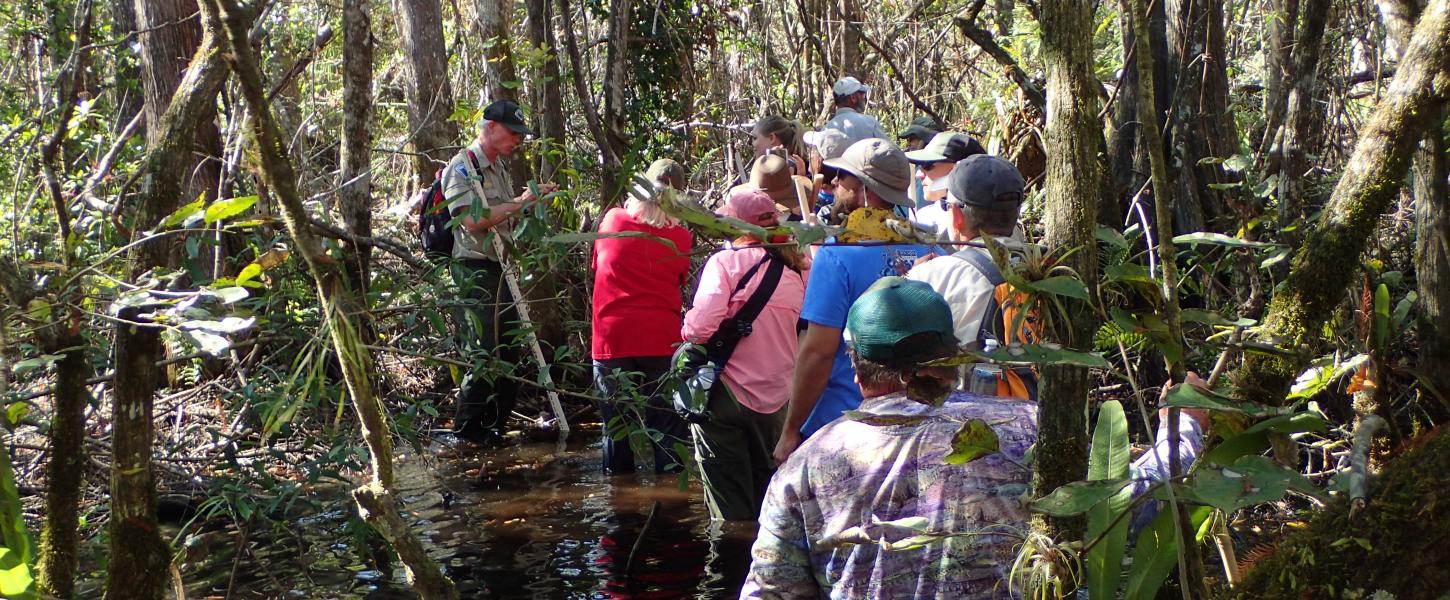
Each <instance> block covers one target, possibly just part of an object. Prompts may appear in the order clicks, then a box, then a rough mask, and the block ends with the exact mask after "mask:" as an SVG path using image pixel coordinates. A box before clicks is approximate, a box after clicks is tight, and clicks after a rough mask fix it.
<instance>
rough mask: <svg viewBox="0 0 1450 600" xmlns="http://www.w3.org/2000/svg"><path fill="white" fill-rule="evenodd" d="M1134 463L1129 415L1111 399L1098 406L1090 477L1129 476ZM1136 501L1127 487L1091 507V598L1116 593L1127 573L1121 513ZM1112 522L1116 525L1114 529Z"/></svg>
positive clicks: (1111, 478)
mask: <svg viewBox="0 0 1450 600" xmlns="http://www.w3.org/2000/svg"><path fill="white" fill-rule="evenodd" d="M1131 463H1132V458H1131V456H1130V454H1129V452H1128V418H1127V416H1125V415H1124V413H1123V405H1122V403H1120V402H1118V401H1117V400H1109V401H1107V402H1104V403H1103V405H1102V408H1100V409H1098V423H1097V426H1096V427H1095V428H1093V443H1092V449H1091V452H1090V454H1089V455H1088V477H1087V478H1088V480H1089V481H1114V480H1125V479H1128V476H1129V475H1128V472H1129V466H1130V464H1131ZM1132 502H1133V490H1132V488H1131V487H1124V488H1123V489H1121V490H1119V491H1118V492H1117V493H1116V494H1113V495H1112V496H1110V497H1109V498H1108V499H1107V500H1106V501H1105V502H1099V503H1097V504H1096V505H1094V506H1093V507H1092V508H1090V509H1088V513H1087V521H1088V522H1087V539H1088V540H1097V543H1096V544H1094V545H1093V547H1092V549H1091V550H1089V551H1088V554H1087V581H1088V595H1089V597H1090V598H1113V597H1115V596H1116V593H1117V590H1118V584H1119V582H1121V581H1122V576H1123V567H1122V565H1123V554H1124V552H1125V551H1126V549H1127V545H1128V519H1126V518H1124V519H1119V518H1118V517H1119V515H1122V514H1123V512H1124V511H1126V510H1128V507H1129V506H1130V505H1131V504H1132ZM1115 522H1116V524H1115ZM1109 525H1112V528H1111V529H1109ZM1099 538H1101V539H1099Z"/></svg>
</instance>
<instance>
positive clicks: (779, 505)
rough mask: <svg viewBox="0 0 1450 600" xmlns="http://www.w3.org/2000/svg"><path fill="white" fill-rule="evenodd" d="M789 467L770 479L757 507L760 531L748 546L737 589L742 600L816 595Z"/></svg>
mask: <svg viewBox="0 0 1450 600" xmlns="http://www.w3.org/2000/svg"><path fill="white" fill-rule="evenodd" d="M791 475H792V474H791V473H790V472H789V471H788V470H782V471H781V472H780V473H779V474H778V475H777V476H776V477H774V478H772V479H771V482H770V488H769V489H768V490H767V491H766V495H765V502H764V503H763V505H762V506H761V509H760V531H759V533H758V534H757V535H756V536H755V544H754V545H753V546H751V548H750V556H751V561H750V571H749V573H747V574H746V576H745V585H744V587H742V588H741V589H740V597H741V598H742V599H755V598H760V599H772V600H774V599H777V598H819V597H820V594H821V591H820V587H819V586H818V585H817V584H816V578H815V574H814V573H813V572H812V570H811V555H810V540H809V539H807V537H806V528H805V523H804V521H803V519H802V518H801V513H800V509H799V508H798V502H796V498H795V496H796V495H795V494H794V493H792V490H791V487H792V486H791V485H789V484H787V483H784V482H785V481H787V480H790V481H792V482H794V481H795V480H797V479H799V477H792V476H791Z"/></svg>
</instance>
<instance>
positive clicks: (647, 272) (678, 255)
mask: <svg viewBox="0 0 1450 600" xmlns="http://www.w3.org/2000/svg"><path fill="white" fill-rule="evenodd" d="M646 175H647V177H648V178H649V179H650V180H651V181H653V182H655V184H656V188H657V189H656V190H655V191H656V192H657V193H656V194H655V195H653V196H652V197H650V198H642V197H641V196H643V195H645V194H641V193H635V194H631V195H630V196H629V199H628V200H627V201H625V204H624V207H623V208H619V207H616V208H612V209H610V210H609V212H607V213H605V214H604V220H603V221H602V222H601V223H600V225H599V233H622V232H631V231H636V232H642V233H644V234H647V235H649V236H653V237H652V238H651V237H612V238H611V237H601V238H598V239H596V240H595V241H594V252H593V257H592V260H591V263H590V266H591V270H592V271H594V311H593V315H592V317H593V319H592V327H593V341H592V346H593V348H592V354H593V358H594V382H595V385H596V386H597V387H598V388H599V392H600V394H601V395H602V396H604V397H605V398H608V399H609V400H607V401H605V402H601V403H599V413H600V417H601V418H602V419H603V420H604V471H605V472H606V473H611V474H619V473H630V472H633V471H634V452H633V451H632V450H631V449H630V445H629V438H628V437H626V436H624V435H622V434H624V433H625V432H633V433H635V434H637V435H646V433H645V432H644V431H641V430H640V429H639V427H638V426H639V425H640V424H643V425H644V427H645V429H647V430H650V431H652V432H658V433H660V434H663V437H661V438H660V440H659V441H657V442H653V441H652V442H651V444H652V445H653V447H654V465H655V472H657V473H663V472H666V471H677V470H679V469H680V468H682V467H683V465H684V463H683V462H682V459H681V457H680V456H678V455H677V454H676V453H675V451H674V447H675V444H676V442H680V443H685V444H688V443H689V440H690V433H689V428H688V427H686V425H685V422H684V421H683V420H682V419H680V417H679V415H677V414H675V411H674V409H673V408H672V407H671V406H670V404H669V401H668V399H667V398H665V397H663V396H661V395H660V394H659V393H658V392H659V388H660V384H661V381H662V379H663V378H664V377H665V376H666V375H668V373H669V370H670V355H671V354H673V353H674V350H675V346H676V345H678V344H679V343H680V308H681V304H682V301H681V300H682V297H681V290H682V289H683V288H684V285H685V277H686V275H687V274H688V272H689V270H690V244H691V237H690V232H689V230H687V229H685V227H684V226H683V225H681V224H680V222H679V221H678V220H676V219H675V218H674V217H671V216H670V215H668V214H666V213H665V212H664V210H662V209H661V208H660V205H659V202H658V200H657V199H658V193H672V192H671V190H674V189H682V188H684V185H685V170H684V168H683V167H681V166H680V165H679V163H676V162H675V161H672V160H668V159H661V160H657V161H655V162H654V164H652V165H650V168H649V171H648V172H647V173H646ZM630 390H633V391H634V392H635V393H633V394H629V393H628V392H629V391H630ZM626 394H627V395H626ZM631 425H633V427H630V426H631ZM627 427H628V428H627ZM617 437H618V438H621V439H616V438H617ZM651 437H652V436H651Z"/></svg>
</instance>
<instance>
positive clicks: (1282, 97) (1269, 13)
mask: <svg viewBox="0 0 1450 600" xmlns="http://www.w3.org/2000/svg"><path fill="white" fill-rule="evenodd" d="M1264 21H1265V24H1266V26H1265V28H1264V33H1265V36H1264V43H1263V53H1264V76H1265V78H1266V79H1265V85H1264V132H1263V138H1262V140H1261V141H1260V142H1259V148H1258V150H1259V156H1260V157H1262V158H1264V159H1265V160H1267V161H1268V162H1267V163H1266V168H1265V169H1264V171H1265V172H1267V173H1274V172H1277V171H1278V170H1279V154H1278V152H1277V150H1276V149H1275V147H1276V146H1277V142H1278V138H1279V131H1280V129H1282V128H1283V124H1284V105H1285V103H1286V102H1287V101H1288V99H1289V93H1288V91H1287V90H1286V89H1285V82H1286V81H1288V77H1289V75H1290V73H1289V68H1290V63H1291V62H1292V60H1293V52H1292V50H1291V49H1292V48H1293V46H1294V29H1295V25H1296V24H1297V23H1298V21H1299V0H1266V1H1265V2H1264ZM1256 166H1257V165H1256Z"/></svg>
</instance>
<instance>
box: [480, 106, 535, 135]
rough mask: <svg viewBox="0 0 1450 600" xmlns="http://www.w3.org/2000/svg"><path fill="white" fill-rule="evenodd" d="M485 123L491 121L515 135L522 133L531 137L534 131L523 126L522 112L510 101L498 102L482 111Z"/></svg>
mask: <svg viewBox="0 0 1450 600" xmlns="http://www.w3.org/2000/svg"><path fill="white" fill-rule="evenodd" d="M483 118H484V120H485V121H493V122H494V123H498V124H499V125H503V126H504V127H508V128H509V129H510V130H512V131H514V132H515V133H522V134H524V135H527V136H533V135H534V130H532V129H529V126H528V125H525V124H524V111H523V110H522V109H520V108H519V105H518V104H515V103H514V102H513V101H512V100H498V101H495V102H494V103H493V104H490V105H488V107H487V108H485V109H483Z"/></svg>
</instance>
